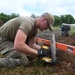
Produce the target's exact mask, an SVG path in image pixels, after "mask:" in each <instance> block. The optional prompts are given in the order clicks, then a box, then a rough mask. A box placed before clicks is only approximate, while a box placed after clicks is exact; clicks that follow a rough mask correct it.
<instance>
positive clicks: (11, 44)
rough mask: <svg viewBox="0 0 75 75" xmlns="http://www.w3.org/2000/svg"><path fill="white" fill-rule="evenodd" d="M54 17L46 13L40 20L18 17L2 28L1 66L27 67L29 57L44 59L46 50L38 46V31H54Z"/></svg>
mask: <svg viewBox="0 0 75 75" xmlns="http://www.w3.org/2000/svg"><path fill="white" fill-rule="evenodd" d="M53 23H54V17H53V16H52V15H51V14H49V13H44V14H42V15H41V16H40V17H38V18H35V19H34V18H30V17H17V18H14V19H11V20H9V21H8V22H6V23H5V24H4V25H3V26H2V27H1V28H0V36H1V38H0V53H1V54H2V55H4V58H0V66H2V67H16V66H20V65H27V64H28V63H29V57H30V56H31V57H34V58H35V57H44V56H47V55H48V52H47V51H46V50H43V49H41V46H39V45H37V44H36V34H37V29H39V30H40V31H43V30H46V29H48V28H49V29H50V30H51V31H52V30H53V29H52V26H51V25H52V24H53Z"/></svg>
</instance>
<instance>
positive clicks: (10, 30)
mask: <svg viewBox="0 0 75 75" xmlns="http://www.w3.org/2000/svg"><path fill="white" fill-rule="evenodd" d="M19 28H20V29H22V30H23V31H24V33H25V34H26V35H27V37H34V36H35V35H36V34H37V29H36V28H35V19H34V18H30V17H17V18H14V19H11V20H9V21H8V22H6V23H5V24H4V25H3V26H2V27H1V28H0V36H1V37H5V38H7V39H10V40H14V39H15V35H16V33H17V30H18V29H19Z"/></svg>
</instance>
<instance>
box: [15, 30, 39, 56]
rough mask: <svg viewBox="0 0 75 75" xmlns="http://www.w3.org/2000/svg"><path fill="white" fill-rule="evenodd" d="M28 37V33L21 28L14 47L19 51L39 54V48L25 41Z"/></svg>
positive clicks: (33, 54) (34, 54)
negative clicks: (36, 48) (34, 47)
mask: <svg viewBox="0 0 75 75" xmlns="http://www.w3.org/2000/svg"><path fill="white" fill-rule="evenodd" d="M26 38H27V35H26V34H25V33H24V32H23V30H21V29H19V30H18V31H17V34H16V37H15V41H14V48H15V49H16V50H17V51H20V52H23V53H25V54H27V55H32V56H37V55H38V52H37V50H35V49H33V48H31V47H29V46H28V45H27V44H26V43H25V41H26Z"/></svg>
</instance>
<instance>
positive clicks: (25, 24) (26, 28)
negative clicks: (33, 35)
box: [19, 21, 33, 35]
mask: <svg viewBox="0 0 75 75" xmlns="http://www.w3.org/2000/svg"><path fill="white" fill-rule="evenodd" d="M19 28H20V29H22V30H23V31H24V33H25V34H26V35H28V34H29V33H30V32H31V30H32V28H33V26H32V24H31V22H29V21H23V22H22V23H21V24H20V27H19Z"/></svg>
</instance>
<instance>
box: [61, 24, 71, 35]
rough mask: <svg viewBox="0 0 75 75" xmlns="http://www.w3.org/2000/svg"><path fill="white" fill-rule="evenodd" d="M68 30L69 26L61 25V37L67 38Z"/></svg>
mask: <svg viewBox="0 0 75 75" xmlns="http://www.w3.org/2000/svg"><path fill="white" fill-rule="evenodd" d="M70 29H71V27H70V25H68V24H66V23H62V26H61V32H62V36H69V31H70Z"/></svg>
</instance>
